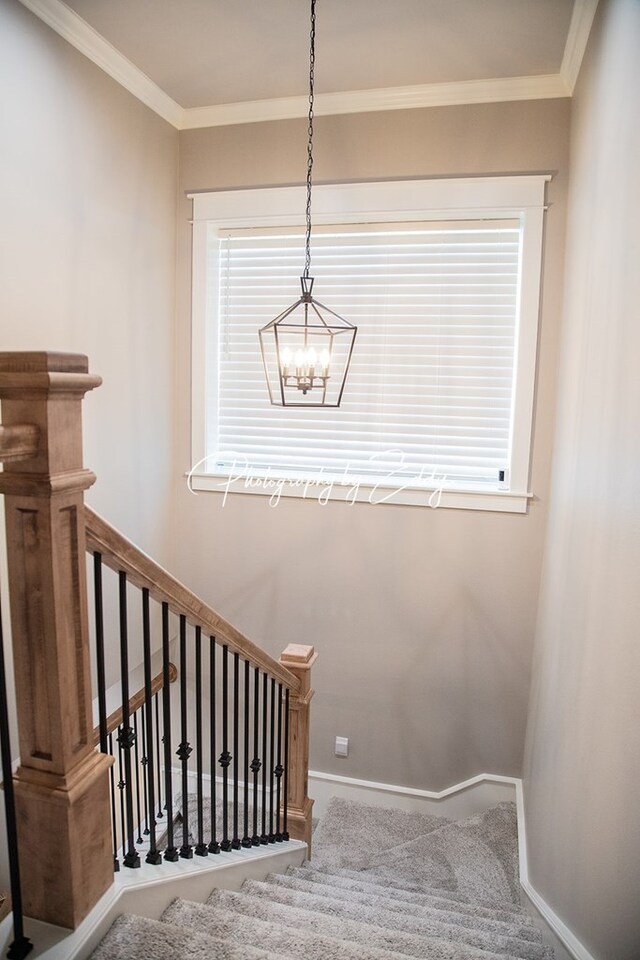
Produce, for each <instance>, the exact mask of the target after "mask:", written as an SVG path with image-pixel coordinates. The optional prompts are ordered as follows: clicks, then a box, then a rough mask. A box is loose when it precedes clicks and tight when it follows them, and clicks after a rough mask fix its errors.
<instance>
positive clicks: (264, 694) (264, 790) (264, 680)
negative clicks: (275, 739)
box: [260, 673, 269, 843]
mask: <svg viewBox="0 0 640 960" xmlns="http://www.w3.org/2000/svg"><path fill="white" fill-rule="evenodd" d="M268 682H269V680H268V677H267V675H266V673H265V674H263V676H262V833H261V835H260V843H269V837H268V836H267V771H268V769H269V767H268V766H267V703H268V691H269V687H268Z"/></svg>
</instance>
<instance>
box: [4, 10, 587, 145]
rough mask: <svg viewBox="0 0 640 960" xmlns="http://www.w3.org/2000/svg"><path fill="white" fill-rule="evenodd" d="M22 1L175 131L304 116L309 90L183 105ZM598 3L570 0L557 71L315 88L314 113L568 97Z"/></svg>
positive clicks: (61, 17)
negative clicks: (294, 94)
mask: <svg viewBox="0 0 640 960" xmlns="http://www.w3.org/2000/svg"><path fill="white" fill-rule="evenodd" d="M20 2H21V3H22V4H23V5H24V6H25V7H27V8H28V9H29V10H31V12H32V13H34V14H35V15H36V16H37V17H39V18H40V19H41V20H43V21H44V22H45V23H46V24H48V26H50V27H51V29H52V30H55V32H56V33H58V34H59V35H60V36H61V37H63V38H64V39H65V40H67V41H68V42H69V43H70V44H72V46H74V47H75V48H76V49H77V50H79V51H80V53H82V54H84V56H86V57H88V58H89V59H90V60H92V61H93V63H95V64H96V65H97V66H98V67H100V69H101V70H104V72H105V73H107V74H109V76H110V77H112V78H113V79H114V80H116V81H117V82H118V83H119V84H121V86H123V87H124V88H125V89H126V90H128V91H129V92H130V93H132V94H133V95H134V96H135V97H137V98H138V100H141V101H142V103H144V104H146V105H147V106H148V107H149V108H150V109H151V110H153V111H154V112H155V113H157V114H158V115H159V116H161V117H163V119H164V120H166V121H167V122H168V123H170V124H172V126H174V127H175V128H176V129H177V130H194V129H199V128H203V127H215V126H226V125H230V124H241V123H259V122H264V121H269V120H290V119H295V118H300V117H306V115H307V111H308V108H309V104H308V99H307V97H306V96H301V97H283V98H278V99H273V100H254V101H249V102H241V103H223V104H215V105H212V106H209V107H190V108H185V107H182V106H181V105H180V104H179V103H177V102H176V101H175V100H173V99H172V98H171V97H170V96H168V95H167V94H166V93H165V92H164V91H163V90H161V89H160V87H158V85H157V84H155V83H154V82H153V80H151V79H150V78H149V77H148V76H147V75H146V74H145V73H143V72H142V70H139V69H138V67H136V66H135V65H134V64H133V63H131V61H130V60H128V59H127V58H126V57H125V56H123V54H121V53H120V52H119V51H118V50H117V49H116V48H115V47H114V46H113V45H112V44H110V43H109V42H108V41H107V40H105V39H104V37H102V36H101V35H100V34H99V33H98V32H97V31H96V30H94V29H93V27H91V26H90V25H89V24H88V23H87V22H86V21H85V20H83V19H82V17H80V16H78V14H77V13H75V11H73V10H71V9H70V8H69V7H67V6H66V4H64V3H63V2H62V0H20ZM596 6H597V0H575V7H574V11H573V16H572V19H571V26H570V29H569V37H568V39H567V47H566V49H565V55H564V59H563V69H562V70H561V72H560V73H559V74H548V75H543V76H531V77H500V78H495V79H489V80H463V81H455V82H451V83H427V84H418V85H415V86H403V87H384V88H380V89H373V90H351V91H344V92H340V93H325V94H317V95H316V101H315V113H316V115H317V116H329V115H339V114H349V113H369V112H372V111H382V110H410V109H416V108H420V107H423V108H424V107H445V106H456V105H462V104H473V103H497V102H504V101H514V100H542V99H550V98H557V97H569V96H571V93H572V91H573V85H574V84H575V79H576V77H577V75H578V71H579V69H580V63H581V61H582V57H583V55H584V50H585V48H586V44H587V40H588V37H589V30H590V29H591V24H592V22H593V17H594V14H595V9H596Z"/></svg>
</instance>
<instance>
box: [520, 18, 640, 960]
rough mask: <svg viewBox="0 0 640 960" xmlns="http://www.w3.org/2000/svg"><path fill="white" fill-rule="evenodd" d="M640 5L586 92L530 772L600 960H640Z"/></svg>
mask: <svg viewBox="0 0 640 960" xmlns="http://www.w3.org/2000/svg"><path fill="white" fill-rule="evenodd" d="M639 50H640V3H638V2H637V0H611V2H606V0H603V2H602V3H601V6H600V10H599V14H598V17H597V20H596V23H595V25H594V30H593V32H592V36H591V39H590V43H589V48H588V52H587V56H586V59H585V62H584V64H583V67H582V71H581V74H580V78H579V83H578V87H577V89H576V94H575V101H574V106H573V115H572V132H571V171H570V177H571V187H570V196H569V218H568V236H567V284H566V303H565V307H564V319H563V343H562V365H561V376H560V398H559V415H558V435H557V440H556V445H555V459H554V472H553V487H552V494H551V513H550V520H549V531H548V543H547V549H546V555H545V561H544V576H543V587H542V591H541V603H540V616H539V624H538V631H537V648H536V656H535V671H534V683H533V688H532V699H531V709H530V720H529V727H528V736H527V752H526V763H525V778H526V782H525V798H526V815H527V828H528V840H529V858H530V867H531V872H532V880H533V883H534V885H535V886H536V887H537V889H538V890H539V891H540V893H541V894H542V895H543V896H544V897H545V899H547V901H548V902H549V903H550V904H551V905H552V907H553V909H554V910H556V912H557V913H558V914H559V915H560V916H561V918H562V919H563V920H564V921H565V922H566V923H568V924H569V926H570V927H571V928H572V929H573V930H574V931H575V933H576V934H577V935H578V936H579V937H580V939H581V940H582V941H583V943H584V944H585V946H586V947H587V949H588V950H589V951H591V952H592V954H593V956H594V957H597V958H598V960H632V958H637V957H638V956H640V913H639V911H638V903H639V900H640V805H639V803H638V785H639V784H640V696H639V694H638V690H639V685H640V643H639V624H640V591H639V589H638V578H639V575H640V498H639V492H640V458H639V453H638V450H639V445H638V441H639V434H638V423H639V419H640V381H639V379H638V374H637V367H638V362H637V358H638V356H640V313H639V307H638V305H639V304H640V267H639V264H640V216H639V215H640V186H639V180H638V174H639V172H640V133H639V126H638V108H639V105H640V56H639V54H638V51H639Z"/></svg>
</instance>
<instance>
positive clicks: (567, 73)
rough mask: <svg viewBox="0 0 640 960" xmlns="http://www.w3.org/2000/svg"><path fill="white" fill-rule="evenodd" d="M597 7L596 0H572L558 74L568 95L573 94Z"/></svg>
mask: <svg viewBox="0 0 640 960" xmlns="http://www.w3.org/2000/svg"><path fill="white" fill-rule="evenodd" d="M597 9H598V0H574V5H573V13H572V15H571V23H570V24H569V33H568V34H567V42H566V44H565V48H564V56H563V57H562V65H561V66H560V76H561V77H562V79H563V80H564V82H565V85H566V87H567V90H568V91H569V96H573V91H574V89H575V85H576V82H577V80H578V74H579V73H580V67H581V65H582V58H583V57H584V54H585V50H586V49H587V43H588V42H589V34H590V33H591V27H592V26H593V20H594V17H595V15H596V10H597Z"/></svg>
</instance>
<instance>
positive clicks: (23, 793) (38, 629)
mask: <svg viewBox="0 0 640 960" xmlns="http://www.w3.org/2000/svg"><path fill="white" fill-rule="evenodd" d="M100 382H101V381H100V378H99V377H95V376H91V375H89V373H88V364H87V358H86V357H83V356H77V355H74V354H53V353H0V400H1V401H2V422H3V426H4V427H12V426H13V425H15V424H33V425H35V426H36V427H37V430H38V447H37V451H36V453H35V454H33V455H31V456H30V457H28V459H20V460H17V461H15V462H13V461H11V462H8V463H5V466H4V471H3V472H2V473H0V492H1V493H4V495H5V508H6V528H7V560H8V570H9V595H10V602H11V632H12V638H13V658H14V668H15V680H16V701H17V712H18V732H19V738H20V767H19V769H18V771H17V773H16V775H15V777H14V783H15V795H16V808H17V819H18V844H19V851H20V867H21V872H22V889H23V900H24V909H25V913H26V914H27V916H30V917H34V918H36V919H39V920H46V921H48V922H50V923H55V924H58V925H60V926H64V927H72V928H74V927H76V926H77V925H78V924H79V923H80V921H81V920H82V919H83V917H85V916H86V914H87V913H88V912H89V911H90V910H91V908H92V907H93V906H94V904H95V903H96V902H97V900H98V899H99V898H100V896H101V895H102V894H103V893H104V891H105V890H106V889H107V888H108V887H109V886H110V885H111V883H112V882H113V854H112V849H111V821H110V804H109V781H108V772H109V766H110V763H111V760H110V758H108V757H106V756H103V755H102V754H100V753H97V752H96V751H95V750H94V746H93V716H92V704H91V679H90V668H89V630H88V618H87V587H86V566H85V564H86V560H85V530H84V517H83V501H84V491H85V490H86V488H87V487H89V486H90V485H91V484H92V483H93V482H94V480H95V477H94V475H93V474H92V473H91V472H90V471H89V470H85V469H84V468H83V465H82V418H81V407H82V399H83V397H84V395H85V393H86V392H87V391H88V390H92V389H93V388H94V387H97V386H98V385H99V384H100Z"/></svg>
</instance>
